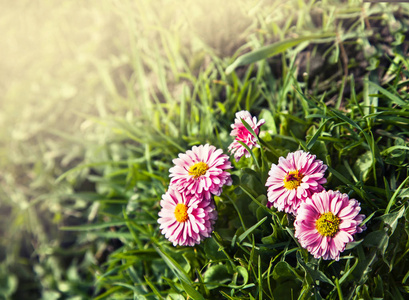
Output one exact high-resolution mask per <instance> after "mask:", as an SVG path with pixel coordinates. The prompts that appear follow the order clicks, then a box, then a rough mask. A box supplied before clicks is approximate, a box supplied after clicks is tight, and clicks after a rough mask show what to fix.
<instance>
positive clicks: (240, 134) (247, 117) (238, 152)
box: [229, 110, 265, 161]
mask: <svg viewBox="0 0 409 300" xmlns="http://www.w3.org/2000/svg"><path fill="white" fill-rule="evenodd" d="M242 119H243V120H244V121H246V123H247V124H249V125H250V127H251V128H252V129H253V130H254V133H255V134H258V133H259V127H260V126H261V125H263V124H264V123H265V121H264V120H263V119H261V120H260V121H258V122H257V118H256V117H252V116H251V114H250V113H249V112H248V111H247V110H242V111H239V112H237V113H236V119H235V120H234V124H232V125H231V127H232V128H233V130H232V131H231V132H230V135H231V136H234V137H235V140H234V141H233V143H231V144H230V146H229V152H230V153H231V154H234V158H235V159H236V161H239V160H240V158H241V157H242V156H243V155H244V156H245V157H250V153H249V152H248V151H247V149H246V148H244V147H243V145H241V144H240V143H239V142H238V141H240V142H243V143H244V144H246V145H247V146H248V147H249V148H250V149H252V148H253V147H257V148H260V145H259V144H258V143H257V139H256V138H255V137H254V136H253V135H252V134H251V133H250V132H249V131H248V130H247V128H246V127H244V125H243V122H242V121H241V120H242Z"/></svg>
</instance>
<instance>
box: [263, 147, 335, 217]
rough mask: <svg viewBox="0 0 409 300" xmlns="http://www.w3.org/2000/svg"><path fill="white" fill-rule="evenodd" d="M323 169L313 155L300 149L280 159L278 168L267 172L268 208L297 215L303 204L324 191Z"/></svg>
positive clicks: (273, 167)
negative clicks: (314, 194)
mask: <svg viewBox="0 0 409 300" xmlns="http://www.w3.org/2000/svg"><path fill="white" fill-rule="evenodd" d="M326 169H327V166H326V165H325V164H324V163H323V162H322V161H321V160H319V159H316V156H315V155H312V154H310V153H308V152H304V151H302V150H298V151H296V152H292V153H288V155H287V157H286V158H284V157H280V158H279V159H278V165H275V164H272V166H271V169H270V171H269V173H268V175H269V177H268V178H267V182H266V186H268V193H267V198H268V203H267V206H269V207H271V206H274V207H276V208H277V209H278V210H279V211H284V212H286V213H292V214H294V215H296V214H297V209H298V207H299V206H300V203H301V202H302V201H304V200H305V199H306V198H307V197H310V196H311V195H312V194H313V193H316V192H320V191H322V190H323V189H324V188H323V187H322V184H324V183H326V182H327V180H326V179H325V178H324V173H325V170H326Z"/></svg>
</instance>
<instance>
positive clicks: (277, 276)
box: [273, 261, 299, 283]
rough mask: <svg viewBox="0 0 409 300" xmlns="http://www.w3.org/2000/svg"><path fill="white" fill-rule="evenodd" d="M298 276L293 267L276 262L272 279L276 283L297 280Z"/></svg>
mask: <svg viewBox="0 0 409 300" xmlns="http://www.w3.org/2000/svg"><path fill="white" fill-rule="evenodd" d="M298 276H299V275H298V274H297V273H296V272H295V271H294V269H293V267H291V266H290V265H289V264H288V263H287V262H285V261H280V262H278V263H277V264H276V265H275V267H274V270H273V278H274V280H276V281H277V282H278V283H281V282H284V281H286V280H291V279H294V278H297V277H298Z"/></svg>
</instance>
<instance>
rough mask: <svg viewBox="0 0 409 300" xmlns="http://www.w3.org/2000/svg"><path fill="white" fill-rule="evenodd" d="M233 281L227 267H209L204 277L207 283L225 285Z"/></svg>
mask: <svg viewBox="0 0 409 300" xmlns="http://www.w3.org/2000/svg"><path fill="white" fill-rule="evenodd" d="M229 280H231V276H230V275H229V272H228V270H227V267H226V266H225V265H214V266H211V267H209V268H208V269H207V270H206V273H204V275H203V281H204V282H205V283H209V282H217V283H225V282H226V281H229Z"/></svg>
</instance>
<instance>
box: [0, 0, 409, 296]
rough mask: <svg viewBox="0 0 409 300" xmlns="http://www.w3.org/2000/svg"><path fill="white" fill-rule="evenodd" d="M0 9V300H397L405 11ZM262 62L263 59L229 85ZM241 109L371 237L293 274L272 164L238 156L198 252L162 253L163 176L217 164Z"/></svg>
mask: <svg viewBox="0 0 409 300" xmlns="http://www.w3.org/2000/svg"><path fill="white" fill-rule="evenodd" d="M3 6H4V9H3V13H4V15H5V17H4V18H2V20H1V21H0V28H1V29H4V30H2V31H3V32H4V37H3V39H4V41H5V43H4V44H5V45H6V46H5V47H1V49H0V51H1V52H0V53H1V55H2V57H3V58H5V59H3V60H1V62H0V64H1V68H0V70H2V71H0V79H1V80H0V82H1V83H0V91H1V94H2V98H1V102H0V105H1V111H0V124H1V126H0V133H1V134H0V137H1V140H0V153H1V154H2V155H1V156H0V157H1V158H0V165H1V170H2V172H1V174H0V184H1V186H0V193H1V194H0V195H1V202H0V212H1V215H2V218H1V221H0V224H1V227H0V230H1V239H0V244H1V247H0V249H1V250H0V259H1V266H0V282H1V284H0V295H1V296H2V297H3V298H5V299H9V298H10V299H11V298H13V299H28V298H31V299H34V298H42V299H68V298H69V299H84V298H97V299H184V298H186V297H188V296H189V297H190V298H193V299H203V298H205V299H276V298H278V299H280V298H281V299H291V298H299V299H309V298H315V299H319V298H320V297H322V298H328V299H337V298H345V299H352V298H357V299H358V298H364V299H371V298H376V297H378V298H386V299H404V298H406V297H407V294H408V291H409V287H408V277H409V273H408V271H407V270H408V269H409V267H408V264H409V261H408V257H407V254H408V252H409V250H408V249H409V245H408V220H409V215H408V210H407V207H408V205H407V198H408V181H407V177H408V143H409V134H408V132H409V125H408V112H407V110H408V107H409V102H408V96H407V89H406V87H407V84H408V61H407V59H406V55H407V51H408V44H407V39H408V26H409V24H408V21H407V20H408V19H407V18H408V14H409V7H408V5H406V4H400V5H388V4H377V5H370V4H362V3H361V2H360V1H346V2H339V1H325V2H303V1H287V2H284V3H279V2H267V1H264V2H263V1H259V2H256V1H234V3H233V2H229V3H226V4H221V3H220V1H217V2H216V1H210V2H207V3H206V5H203V6H201V5H198V4H196V3H193V2H192V3H191V2H187V3H184V4H183V5H181V4H179V3H177V4H173V3H170V2H166V1H155V2H153V1H152V2H151V1H137V2H133V1H102V2H100V1H87V2H86V3H85V2H82V1H72V2H66V3H64V4H63V5H61V4H56V3H52V2H46V1H39V2H32V1H16V2H13V4H10V5H9V4H7V5H5V4H4V3H3ZM215 8H217V9H215ZM45 16H47V17H45ZM300 37H301V38H304V40H303V41H300V40H297V41H299V42H296V43H294V44H292V47H289V45H290V44H284V46H283V44H277V43H279V42H280V41H283V40H286V39H297V38H300ZM263 45H274V46H273V47H275V48H273V49H269V50H276V51H275V52H274V51H270V52H267V53H275V54H277V55H275V56H273V57H271V58H269V59H266V58H267V56H268V55H269V54H266V52H252V54H251V55H248V56H242V57H241V58H239V60H238V62H240V60H241V61H242V66H239V67H238V68H235V69H233V68H232V67H231V68H230V69H229V70H228V71H231V72H229V74H227V73H226V72H225V71H226V69H227V68H228V66H230V65H232V63H233V62H234V61H235V60H236V59H237V58H238V57H239V56H240V55H241V54H244V53H247V52H249V51H252V50H256V49H260V48H261V47H262V46H263ZM279 45H281V46H280V47H278V46H279ZM249 57H250V58H249ZM252 61H255V63H254V64H248V63H249V62H252ZM241 109H246V110H250V111H251V112H252V113H253V114H255V115H258V116H259V117H260V118H261V117H262V118H264V119H265V120H266V124H265V125H264V126H263V128H262V129H263V132H262V133H261V135H260V137H261V139H262V141H263V146H264V149H265V153H266V158H267V161H268V163H270V164H271V163H276V162H277V159H278V157H279V156H285V154H286V153H287V152H289V151H294V150H296V149H305V150H308V151H311V152H312V153H314V154H316V155H317V156H318V157H319V158H320V159H322V160H324V162H325V163H326V164H328V165H329V166H330V170H329V172H328V173H327V174H328V176H329V178H328V181H329V182H328V184H327V186H326V187H327V188H328V189H330V188H332V189H340V190H341V191H343V192H345V193H348V194H349V195H350V196H351V197H354V198H356V199H358V200H359V201H360V202H361V205H362V208H363V213H365V214H366V215H367V216H368V219H367V226H368V230H367V231H366V232H364V233H363V234H361V235H360V236H358V239H359V242H358V243H357V244H353V245H352V247H351V248H352V249H351V250H348V251H346V252H345V253H344V255H343V256H342V259H341V260H340V261H339V262H325V261H317V260H314V259H312V258H311V257H309V256H308V255H307V253H306V252H305V251H303V250H301V248H299V247H298V245H297V243H296V241H295V240H294V239H293V238H292V232H293V228H292V220H291V219H289V218H287V217H286V216H285V215H284V214H281V213H277V212H274V211H271V210H266V209H265V208H264V204H265V201H266V190H265V187H264V182H265V177H266V174H265V172H266V170H267V167H268V166H266V165H265V164H264V168H261V169H257V167H256V164H255V162H254V161H253V160H252V159H247V160H244V159H243V160H242V161H240V162H239V163H234V165H235V169H234V170H233V172H232V173H233V177H234V181H235V184H234V186H233V187H231V188H225V190H224V193H223V194H222V195H221V196H220V197H216V199H215V200H216V203H217V208H218V211H219V219H218V222H217V224H216V229H215V233H214V235H213V237H212V238H210V239H207V240H206V241H205V242H204V243H203V244H201V245H199V246H197V247H194V248H186V247H185V248H183V247H176V248H175V247H172V246H171V245H170V244H169V243H168V242H167V241H166V240H165V239H164V237H163V236H162V235H161V234H160V232H159V230H158V225H157V212H158V210H159V199H160V198H161V195H162V194H163V193H164V192H165V190H166V188H167V185H168V183H169V178H168V175H169V173H168V170H169V168H170V167H171V166H172V159H173V158H175V157H177V154H178V153H180V152H185V151H186V150H187V149H189V148H191V146H192V145H196V144H204V143H211V144H213V145H215V146H216V147H219V148H222V149H224V150H226V149H227V146H228V145H229V144H230V142H231V141H232V140H231V138H230V137H229V132H230V124H231V123H232V122H233V120H234V114H235V112H237V111H239V110H241ZM254 154H255V157H256V159H259V160H260V162H259V164H260V165H263V164H261V157H260V153H258V152H255V153H254ZM266 217H267V218H266Z"/></svg>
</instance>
